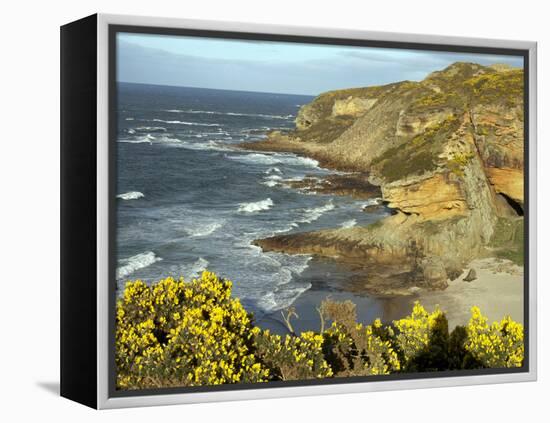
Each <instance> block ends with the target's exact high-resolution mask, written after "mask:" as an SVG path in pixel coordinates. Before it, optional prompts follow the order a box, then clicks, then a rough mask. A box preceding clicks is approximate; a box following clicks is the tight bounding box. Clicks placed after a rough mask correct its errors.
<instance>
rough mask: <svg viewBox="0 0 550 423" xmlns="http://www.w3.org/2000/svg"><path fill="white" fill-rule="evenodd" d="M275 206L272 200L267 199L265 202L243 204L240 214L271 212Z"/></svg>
mask: <svg viewBox="0 0 550 423" xmlns="http://www.w3.org/2000/svg"><path fill="white" fill-rule="evenodd" d="M272 206H273V201H272V200H271V198H266V199H265V200H261V201H256V202H252V203H241V204H239V210H238V211H239V212H242V213H255V212H259V211H263V210H269V209H270V208H271V207H272Z"/></svg>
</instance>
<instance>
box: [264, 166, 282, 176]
mask: <svg viewBox="0 0 550 423" xmlns="http://www.w3.org/2000/svg"><path fill="white" fill-rule="evenodd" d="M265 173H266V174H268V175H269V174H270V173H283V172H281V169H279V168H278V167H270V168H269V169H267V170H266V171H265Z"/></svg>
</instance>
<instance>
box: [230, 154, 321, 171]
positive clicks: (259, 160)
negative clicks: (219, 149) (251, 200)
mask: <svg viewBox="0 0 550 423" xmlns="http://www.w3.org/2000/svg"><path fill="white" fill-rule="evenodd" d="M227 158H228V159H231V160H236V161H238V162H241V163H252V164H261V165H276V164H286V165H290V166H305V167H312V168H314V167H317V166H318V165H319V162H318V161H317V160H315V159H311V158H309V157H300V156H296V155H293V154H278V153H277V154H261V153H251V154H244V155H239V156H227Z"/></svg>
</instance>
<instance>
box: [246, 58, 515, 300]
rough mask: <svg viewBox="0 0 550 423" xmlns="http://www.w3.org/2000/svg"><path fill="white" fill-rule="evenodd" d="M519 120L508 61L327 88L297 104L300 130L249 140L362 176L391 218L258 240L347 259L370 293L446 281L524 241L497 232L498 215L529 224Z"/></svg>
mask: <svg viewBox="0 0 550 423" xmlns="http://www.w3.org/2000/svg"><path fill="white" fill-rule="evenodd" d="M523 117H524V108H523V71H522V70H519V69H512V68H508V67H505V66H501V65H497V66H493V67H486V66H481V65H477V64H473V63H455V64H453V65H451V66H449V67H447V68H446V69H443V70H442V71H438V72H434V73H432V74H430V75H428V77H427V78H425V79H424V80H423V81H420V82H410V81H405V82H400V83H395V84H390V85H385V86H380V87H368V88H357V89H347V90H339V91H332V92H327V93H324V94H321V95H320V96H318V97H317V98H316V99H315V100H314V101H312V102H311V103H310V104H308V105H305V106H303V107H302V108H301V109H300V111H299V113H298V116H297V118H296V129H295V130H294V131H291V132H288V133H284V134H282V133H280V132H276V133H272V134H271V135H270V136H269V138H268V140H266V141H263V142H261V143H255V144H254V145H252V146H249V147H250V148H253V149H264V150H275V151H281V150H283V151H294V152H297V153H300V154H306V155H309V156H313V157H315V158H316V159H318V160H320V161H321V162H322V163H323V164H324V165H326V166H332V167H334V168H338V169H343V170H348V171H355V172H360V173H361V174H365V175H367V177H368V181H369V183H370V184H374V185H378V186H379V187H380V189H381V192H382V197H383V200H384V201H385V202H386V203H387V205H388V206H389V207H390V208H392V209H394V212H395V214H394V215H393V216H390V217H388V218H386V219H384V220H382V221H381V222H378V223H377V224H375V225H371V226H368V227H365V228H352V229H338V230H331V231H320V232H315V233H304V234H293V235H287V236H279V237H274V238H270V239H267V240H259V241H258V245H260V246H262V247H263V248H266V249H271V250H279V251H286V252H295V253H316V254H320V255H327V256H338V257H340V259H342V260H348V261H349V260H351V261H353V262H354V264H355V265H356V266H364V267H365V269H366V273H368V274H370V275H371V276H370V279H369V280H367V281H366V282H365V287H366V289H369V290H371V291H376V290H377V289H378V291H380V292H383V293H388V292H394V291H396V290H397V291H400V292H401V291H402V290H403V289H405V290H407V289H408V288H410V287H414V286H421V285H423V286H428V287H432V288H438V287H439V288H442V287H444V286H445V285H446V281H447V279H448V277H451V278H452V277H453V276H455V275H457V274H458V272H459V271H460V270H461V269H462V267H463V266H464V264H465V263H466V262H467V261H469V260H471V259H473V258H476V257H479V256H481V255H487V254H493V255H498V254H499V253H500V249H507V248H516V249H517V248H521V247H520V246H519V247H518V245H517V243H514V244H513V247H510V245H508V244H506V245H502V244H498V243H495V242H494V239H497V238H498V239H501V238H502V234H501V233H499V234H496V233H495V231H496V230H497V229H498V230H500V231H502V230H503V229H502V228H506V227H508V226H510V225H508V226H507V225H503V224H502V222H501V220H502V219H505V220H510V221H513V222H516V221H521V222H522V217H521V216H522V215H523V207H524V205H523V166H524V162H523V157H524V150H523V146H524V140H523V133H524V132H523V131H524V129H523ZM516 226H517V225H516V224H515V223H514V224H513V225H511V227H514V228H515V227H516ZM496 235H498V236H496ZM504 239H506V235H505V236H504ZM508 253H510V251H507V252H506V254H508ZM517 253H518V252H517V251H515V252H514V254H515V256H516V257H517V256H518V255H517ZM395 263H400V265H399V266H398V267H399V269H390V270H388V266H390V267H392V266H393V267H395V266H394V264H395ZM388 272H389V273H388ZM377 273H378V274H380V275H383V276H384V277H381V278H376V277H374V279H376V282H373V281H372V279H373V276H372V275H373V274H377ZM388 274H389V275H393V276H394V277H388ZM396 275H399V277H396ZM403 275H405V276H403ZM392 281H393V282H392Z"/></svg>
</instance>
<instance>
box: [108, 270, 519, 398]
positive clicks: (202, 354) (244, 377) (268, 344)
mask: <svg viewBox="0 0 550 423" xmlns="http://www.w3.org/2000/svg"><path fill="white" fill-rule="evenodd" d="M231 287H232V283H231V282H230V281H228V280H224V279H221V278H219V277H217V276H216V275H215V274H214V273H211V272H207V271H205V272H204V273H203V274H202V276H201V278H199V279H195V280H193V281H191V282H185V281H184V280H183V279H179V280H176V279H173V278H167V279H164V280H161V281H159V282H157V283H154V284H152V285H150V286H148V285H147V284H145V283H144V282H142V281H139V280H138V281H134V282H128V283H127V285H126V288H125V290H124V293H123V295H122V297H121V298H120V299H119V300H118V302H117V309H116V350H115V351H116V352H115V361H116V368H117V382H116V384H117V388H118V389H141V388H158V387H170V386H201V385H219V384H230V383H255V382H268V381H281V380H282V381H284V380H303V379H314V378H328V377H343V376H369V375H384V374H389V373H398V372H424V371H443V370H449V369H479V368H500V367H520V366H521V365H522V363H523V354H524V346H523V327H522V325H521V324H518V323H516V322H514V321H512V320H511V319H510V318H508V317H506V318H504V319H503V320H502V321H501V322H495V323H493V324H491V325H489V324H488V322H487V319H486V318H484V317H483V315H482V314H481V312H480V311H479V309H477V308H476V307H474V308H472V318H471V320H470V322H469V324H468V325H467V326H466V327H462V326H458V327H456V328H455V329H454V330H453V331H452V332H450V333H449V329H448V324H447V319H446V317H445V313H444V312H443V311H441V310H438V309H436V310H435V311H433V312H431V313H430V312H428V311H426V310H425V309H424V308H423V307H422V306H421V305H420V304H418V303H417V304H415V306H414V309H413V310H412V313H411V315H409V316H407V317H405V318H403V319H400V320H397V321H394V322H393V323H392V324H389V325H384V324H382V322H381V321H380V320H378V319H377V320H375V321H374V322H373V323H372V324H369V325H364V324H362V323H357V321H356V320H357V319H356V313H355V305H354V304H353V303H351V302H349V301H346V302H341V303H338V302H334V301H330V300H326V301H324V302H323V303H322V304H321V305H320V307H319V316H320V322H321V328H320V330H319V331H318V332H313V331H308V332H303V333H301V334H300V335H296V334H294V333H290V334H288V335H286V336H280V335H276V334H272V333H270V332H269V331H268V330H262V329H260V328H259V327H257V326H255V325H254V322H253V316H252V315H251V314H250V313H248V312H247V311H246V310H245V309H244V308H243V306H242V305H241V303H240V301H239V300H238V299H237V298H233V297H232V296H231ZM286 317H287V320H288V322H289V326H290V327H291V325H290V316H288V315H287V316H286Z"/></svg>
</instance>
